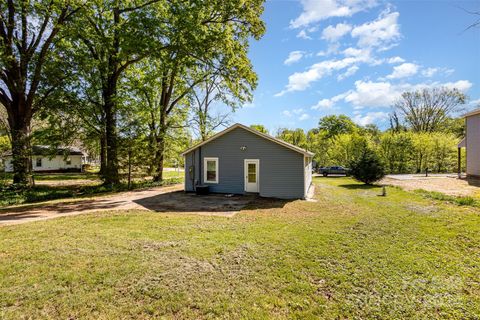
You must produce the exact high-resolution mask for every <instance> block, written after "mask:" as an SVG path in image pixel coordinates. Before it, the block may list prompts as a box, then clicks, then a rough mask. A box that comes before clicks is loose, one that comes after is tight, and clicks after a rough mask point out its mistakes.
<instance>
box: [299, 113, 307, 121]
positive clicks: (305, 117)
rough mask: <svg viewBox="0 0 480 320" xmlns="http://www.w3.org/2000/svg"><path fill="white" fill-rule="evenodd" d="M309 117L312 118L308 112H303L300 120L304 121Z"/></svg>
mask: <svg viewBox="0 0 480 320" xmlns="http://www.w3.org/2000/svg"><path fill="white" fill-rule="evenodd" d="M307 119H310V115H308V114H307V113H302V115H301V116H300V117H299V118H298V120H300V121H304V120H307Z"/></svg>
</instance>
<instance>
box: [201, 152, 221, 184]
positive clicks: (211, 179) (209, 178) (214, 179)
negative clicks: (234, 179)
mask: <svg viewBox="0 0 480 320" xmlns="http://www.w3.org/2000/svg"><path fill="white" fill-rule="evenodd" d="M203 180H204V182H207V183H218V158H203Z"/></svg>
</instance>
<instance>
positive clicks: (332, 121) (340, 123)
mask: <svg viewBox="0 0 480 320" xmlns="http://www.w3.org/2000/svg"><path fill="white" fill-rule="evenodd" d="M318 128H319V129H320V130H324V131H325V132H327V134H326V136H327V138H331V137H335V136H336V135H339V134H342V133H354V132H355V131H357V130H358V129H359V127H358V126H357V125H356V124H355V123H354V122H353V121H352V120H351V119H350V118H349V117H347V116H346V115H343V114H342V115H339V116H337V115H330V116H325V117H323V118H321V119H320V121H319V122H318Z"/></svg>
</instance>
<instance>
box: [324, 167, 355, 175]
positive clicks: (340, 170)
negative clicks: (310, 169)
mask: <svg viewBox="0 0 480 320" xmlns="http://www.w3.org/2000/svg"><path fill="white" fill-rule="evenodd" d="M318 173H320V174H323V176H324V177H326V176H328V175H329V174H344V175H346V176H348V175H349V174H350V169H348V168H344V167H341V166H333V167H321V168H320V169H319V170H318Z"/></svg>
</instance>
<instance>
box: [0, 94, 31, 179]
mask: <svg viewBox="0 0 480 320" xmlns="http://www.w3.org/2000/svg"><path fill="white" fill-rule="evenodd" d="M5 107H7V111H8V122H9V125H10V134H11V138H12V158H13V159H12V164H13V172H14V173H13V183H18V184H23V185H27V184H29V183H30V179H29V175H30V168H29V164H30V161H29V155H30V148H29V145H30V144H29V138H30V135H29V133H30V122H31V119H32V117H31V109H32V108H31V106H30V105H28V104H27V103H26V101H25V99H24V98H22V95H20V98H19V97H18V96H17V97H14V99H13V101H12V105H9V106H5Z"/></svg>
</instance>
